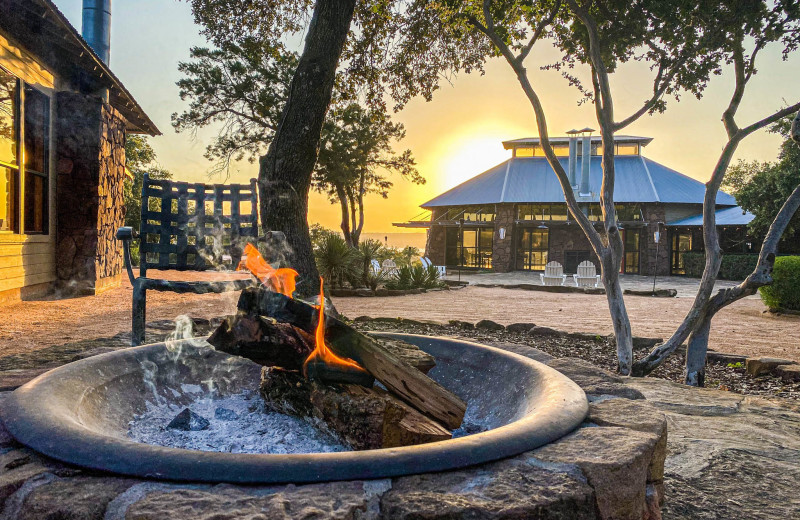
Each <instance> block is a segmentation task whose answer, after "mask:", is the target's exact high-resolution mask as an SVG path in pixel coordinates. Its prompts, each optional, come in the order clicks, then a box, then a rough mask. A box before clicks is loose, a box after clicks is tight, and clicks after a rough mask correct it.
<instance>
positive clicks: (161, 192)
mask: <svg viewBox="0 0 800 520" xmlns="http://www.w3.org/2000/svg"><path fill="white" fill-rule="evenodd" d="M270 235H272V234H270ZM275 235H276V236H273V238H277V235H280V236H282V233H276V234H275ZM137 237H138V238H140V244H139V276H138V277H135V276H134V275H133V267H132V263H131V250H130V243H131V240H132V239H133V238H137ZM117 239H119V240H121V241H122V244H123V248H124V255H125V257H124V258H125V268H126V269H127V271H128V277H129V278H130V280H131V284H132V285H133V312H132V314H133V324H132V334H131V345H132V346H136V345H140V344H142V343H143V342H144V332H145V316H146V306H147V300H146V294H147V291H148V290H154V291H171V292H176V293H194V294H205V293H221V292H227V291H238V290H241V289H244V288H245V287H248V286H250V285H252V284H254V283H255V280H254V279H252V280H250V279H242V280H226V281H200V282H189V281H173V280H163V279H157V278H147V270H148V269H150V268H153V269H160V270H176V271H210V270H233V269H235V268H236V266H237V265H238V264H239V260H240V259H241V256H242V251H243V250H244V245H246V243H247V242H256V241H258V240H265V238H263V237H262V238H261V239H259V238H258V191H257V189H256V180H255V179H251V180H250V184H202V183H189V182H178V181H168V180H156V179H151V178H150V177H149V175H147V174H145V176H144V182H143V183H142V222H141V225H140V228H139V233H136V232H135V231H134V230H133V228H130V227H121V228H119V230H118V231H117Z"/></svg>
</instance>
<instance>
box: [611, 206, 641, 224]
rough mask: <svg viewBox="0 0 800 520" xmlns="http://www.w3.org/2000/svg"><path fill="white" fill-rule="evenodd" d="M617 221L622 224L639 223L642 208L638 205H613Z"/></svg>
mask: <svg viewBox="0 0 800 520" xmlns="http://www.w3.org/2000/svg"><path fill="white" fill-rule="evenodd" d="M614 209H616V210H617V220H619V221H622V222H641V220H642V208H641V206H640V205H639V204H615V205H614Z"/></svg>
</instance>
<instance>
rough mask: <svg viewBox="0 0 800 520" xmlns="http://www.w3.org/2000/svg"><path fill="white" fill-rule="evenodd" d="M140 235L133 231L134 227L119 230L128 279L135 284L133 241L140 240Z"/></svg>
mask: <svg viewBox="0 0 800 520" xmlns="http://www.w3.org/2000/svg"><path fill="white" fill-rule="evenodd" d="M138 235H139V233H137V232H136V231H134V230H133V228H132V227H128V226H123V227H121V228H119V229H118V230H117V240H121V241H122V251H123V258H124V260H125V269H126V270H127V271H128V278H130V280H131V284H133V282H134V280H136V278H135V277H134V276H133V264H132V262H131V240H133V239H134V238H138Z"/></svg>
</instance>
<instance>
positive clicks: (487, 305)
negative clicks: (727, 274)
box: [334, 287, 800, 361]
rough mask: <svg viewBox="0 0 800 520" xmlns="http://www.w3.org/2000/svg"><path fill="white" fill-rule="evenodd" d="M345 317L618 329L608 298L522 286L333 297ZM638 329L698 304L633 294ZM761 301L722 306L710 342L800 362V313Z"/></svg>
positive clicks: (647, 331) (673, 323)
mask: <svg viewBox="0 0 800 520" xmlns="http://www.w3.org/2000/svg"><path fill="white" fill-rule="evenodd" d="M334 303H335V304H336V308H337V309H338V310H339V312H341V313H343V314H345V315H346V316H351V317H355V316H361V315H367V316H372V317H387V318H408V319H418V320H420V319H422V320H434V321H440V322H444V323H447V322H448V321H449V320H465V321H470V322H472V323H475V322H477V321H480V320H482V319H489V320H493V321H496V322H498V323H501V324H503V325H508V324H510V323H515V322H532V323H535V324H536V325H541V326H544V327H551V328H554V329H557V330H562V331H566V332H584V333H589V334H602V335H608V334H610V333H611V332H612V327H611V318H610V316H609V313H608V304H607V302H606V297H605V296H603V295H589V294H571V293H567V294H558V293H546V292H539V291H524V290H519V289H502V288H480V287H466V288H464V289H458V290H450V291H439V292H429V293H427V294H421V295H410V296H397V297H392V298H357V297H356V298H334ZM625 304H626V306H627V309H628V313H629V315H630V318H631V326H632V328H633V334H634V335H636V336H644V337H650V338H667V337H669V336H670V335H671V334H672V332H673V331H674V330H675V329H676V328H677V327H678V325H679V324H680V322H681V320H682V319H683V317H684V316H685V314H686V312H687V311H688V310H689V308H690V307H691V305H692V299H691V298H652V297H646V296H626V297H625ZM765 311H766V307H765V306H764V304H763V303H761V300H760V299H753V298H747V299H744V300H741V301H738V302H736V303H735V304H733V305H731V306H729V307H726V308H725V309H723V310H722V311H721V312H720V313H719V314H718V315H717V316H716V317H715V318H714V321H713V323H712V327H711V337H710V341H709V347H710V348H712V349H714V350H716V351H718V352H728V353H731V354H741V355H744V356H748V357H754V356H771V357H780V358H788V359H794V360H796V361H800V316H789V315H773V314H771V313H769V312H765Z"/></svg>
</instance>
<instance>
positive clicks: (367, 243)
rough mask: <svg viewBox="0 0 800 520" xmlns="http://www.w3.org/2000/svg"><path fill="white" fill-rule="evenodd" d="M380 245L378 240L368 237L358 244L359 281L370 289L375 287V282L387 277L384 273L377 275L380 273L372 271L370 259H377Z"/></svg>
mask: <svg viewBox="0 0 800 520" xmlns="http://www.w3.org/2000/svg"><path fill="white" fill-rule="evenodd" d="M381 247H383V246H382V245H381V242H380V240H375V239H374V238H368V239H367V240H364V241H363V242H361V243H360V244H358V255H359V257H360V258H359V262H360V264H361V278H362V280H361V283H363V284H364V285H366V286H367V287H369V288H371V289H372V290H375V289H377V284H378V283H381V282H383V281H385V280H386V279H387V277H386V275H384V276H382V277H379V276H378V275H379V274H380V273H373V272H372V261H373V260H378V254H379V253H380V250H381ZM379 278H382V279H379ZM373 284H374V286H373Z"/></svg>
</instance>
